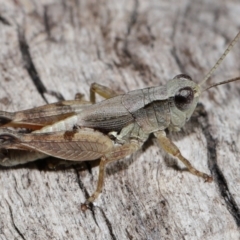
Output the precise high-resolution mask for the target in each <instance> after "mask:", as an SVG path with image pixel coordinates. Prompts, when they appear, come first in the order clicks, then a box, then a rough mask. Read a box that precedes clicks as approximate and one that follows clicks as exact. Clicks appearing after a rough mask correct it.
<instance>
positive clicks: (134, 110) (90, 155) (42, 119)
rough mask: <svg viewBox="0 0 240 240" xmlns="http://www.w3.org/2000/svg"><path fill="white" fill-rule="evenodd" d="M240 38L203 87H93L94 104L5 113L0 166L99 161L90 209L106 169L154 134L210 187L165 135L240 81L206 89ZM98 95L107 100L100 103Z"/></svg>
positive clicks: (176, 81) (183, 82) (183, 80)
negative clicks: (209, 94) (205, 95)
mask: <svg viewBox="0 0 240 240" xmlns="http://www.w3.org/2000/svg"><path fill="white" fill-rule="evenodd" d="M239 37H240V32H239V33H238V34H237V35H236V37H235V38H234V39H233V40H232V42H231V44H230V45H229V46H228V48H227V49H226V50H225V52H224V53H223V55H222V56H221V57H220V58H219V60H218V61H217V62H216V64H215V65H214V66H213V68H212V69H211V70H210V71H209V73H208V74H207V75H206V76H205V78H204V79H203V80H202V81H201V82H200V83H199V84H197V83H195V82H193V81H192V79H191V78H190V77H189V76H188V75H185V74H180V75H177V76H176V77H174V78H173V79H171V80H169V81H168V82H167V84H166V85H165V86H157V87H149V88H144V89H140V90H134V91H130V92H127V93H125V94H122V95H118V94H116V93H115V92H114V91H113V90H111V89H109V88H108V87H104V86H102V85H99V84H97V83H93V84H92V85H91V87H90V101H85V100H84V99H83V98H82V97H81V96H80V97H77V98H76V99H75V100H72V101H62V102H57V103H53V104H48V105H45V106H41V107H37V108H32V109H28V110H24V111H19V112H5V111H0V165H3V166H14V165H18V164H24V163H27V162H30V161H34V160H37V159H41V158H46V157H48V156H53V157H57V158H60V159H64V160H70V161H91V160H95V159H100V164H99V177H98V183H97V188H96V191H95V192H94V193H93V194H92V195H91V196H90V197H89V198H88V199H87V200H86V202H85V206H86V205H88V204H90V203H92V202H93V201H94V200H95V199H96V198H97V197H98V195H99V194H100V192H101V190H102V188H103V183H104V172H105V167H106V165H107V164H108V163H109V162H113V161H116V160H119V159H122V158H124V157H126V156H128V155H130V154H132V153H134V152H135V151H137V150H138V149H139V148H141V146H142V145H143V143H144V142H145V141H146V140H147V139H148V137H149V135H150V134H151V133H153V135H154V136H155V137H156V138H157V140H158V143H159V145H160V146H161V147H162V148H163V149H164V150H165V151H166V152H167V153H169V154H171V155H172V156H174V157H176V158H177V159H179V160H180V161H182V162H183V163H184V165H185V166H186V167H187V168H188V170H189V172H190V173H192V174H194V175H196V176H198V177H201V178H203V179H204V180H205V181H206V182H211V181H212V177H211V176H210V175H208V174H206V173H203V172H200V171H198V170H197V169H196V168H194V167H193V166H192V165H191V163H190V162H189V161H188V160H187V159H186V158H185V157H183V156H182V154H181V152H180V150H179V149H178V148H177V146H176V145H175V144H174V143H173V142H172V141H171V140H170V139H168V138H167V136H166V133H165V130H166V129H168V130H170V131H179V130H180V129H181V128H182V127H183V126H184V125H185V123H186V122H187V121H188V120H189V119H190V117H191V115H192V114H193V112H194V110H195V108H196V106H197V103H198V100H199V97H200V95H201V93H202V92H203V91H205V90H209V89H210V88H212V87H215V86H217V85H220V84H225V83H229V82H233V81H236V80H240V77H238V78H234V79H230V80H227V81H223V82H220V83H217V84H214V85H212V86H210V87H208V88H205V89H203V87H202V85H203V84H204V83H205V82H206V81H207V80H208V79H209V77H210V76H211V75H212V73H213V72H214V71H215V70H216V69H217V68H218V66H219V65H220V63H221V62H222V61H223V59H224V58H225V56H226V55H227V53H228V52H229V51H230V50H231V49H232V47H233V46H234V44H235V43H236V42H237V40H238V38H239ZM96 94H99V95H101V96H102V97H104V98H105V100H104V101H101V102H98V103H96V101H95V97H96ZM19 129H20V130H19Z"/></svg>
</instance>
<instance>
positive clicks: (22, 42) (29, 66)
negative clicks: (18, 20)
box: [18, 28, 64, 103]
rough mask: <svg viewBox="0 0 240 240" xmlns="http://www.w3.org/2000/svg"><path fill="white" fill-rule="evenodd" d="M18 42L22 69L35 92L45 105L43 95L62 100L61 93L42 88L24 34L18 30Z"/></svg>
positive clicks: (42, 85)
mask: <svg viewBox="0 0 240 240" xmlns="http://www.w3.org/2000/svg"><path fill="white" fill-rule="evenodd" d="M18 42H19V48H20V52H21V54H22V59H23V62H24V67H25V69H26V70H27V72H28V74H29V76H30V78H31V80H32V82H33V84H34V85H35V87H36V89H37V91H38V92H39V93H40V95H41V96H42V98H43V99H44V101H45V102H46V103H48V101H47V99H46V97H45V96H44V93H48V94H50V95H52V96H54V97H56V98H57V99H58V100H59V101H62V100H64V97H63V96H62V94H61V93H58V92H55V91H50V90H47V88H46V87H45V86H44V84H43V82H42V80H41V79H40V77H39V74H38V71H37V69H36V67H35V65H34V62H33V60H32V56H31V53H30V51H29V45H28V43H27V41H26V38H25V35H24V32H23V30H22V29H20V28H18Z"/></svg>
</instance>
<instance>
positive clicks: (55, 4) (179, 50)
mask: <svg viewBox="0 0 240 240" xmlns="http://www.w3.org/2000/svg"><path fill="white" fill-rule="evenodd" d="M239 12H240V2H239V1H223V0H221V1H219V0H218V1H217V0H215V1H207V0H205V1H204V0H201V1H191V0H183V1H178V2H177V1H163V0H161V1H160V0H155V1H154V0H151V1H110V0H109V1H104V0H103V1H87V0H85V1H84V0H82V1H80V0H79V1H58V0H52V1H50V0H49V1H47V0H46V1H37V0H35V1H30V0H18V1H13V0H8V1H4V0H0V109H1V110H7V111H11V110H20V109H26V108H30V107H35V106H39V105H42V104H45V99H47V100H48V101H49V102H54V101H57V98H56V97H55V96H54V95H51V94H49V93H47V92H49V91H55V92H57V93H61V94H62V96H63V97H64V98H65V99H72V98H73V97H74V95H75V93H77V92H83V93H85V94H86V96H87V97H88V89H89V86H90V84H91V83H92V82H99V83H102V84H104V85H107V86H110V87H111V88H113V89H114V90H116V91H118V92H125V91H129V90H133V89H136V88H143V87H147V86H154V85H159V84H164V83H166V81H167V80H168V79H170V78H172V77H174V76H175V75H176V74H178V73H181V72H184V73H188V74H189V75H191V76H192V77H193V79H196V81H200V80H201V79H202V77H203V76H204V74H205V73H206V72H207V71H208V70H209V69H210V67H212V65H213V64H214V63H215V62H216V60H217V59H218V57H219V56H220V54H221V53H222V52H223V51H224V49H225V48H226V46H227V44H228V42H229V41H230V40H231V39H232V38H233V37H234V36H235V35H236V34H237V32H238V31H239V27H240V18H239ZM239 48H240V44H239V43H238V44H237V45H236V46H235V47H234V50H233V51H232V53H231V54H229V56H228V57H227V58H226V60H225V61H224V63H223V64H222V66H221V68H220V69H219V70H218V71H217V72H216V74H215V76H216V77H212V79H211V82H217V81H220V80H223V79H227V78H231V77H236V76H239V75H240V64H239V54H240V50H239ZM31 61H32V62H31ZM34 69H35V71H34ZM239 92H240V87H239V83H233V84H230V85H228V86H221V87H218V88H217V89H213V90H211V91H209V92H207V93H204V94H203V96H202V98H201V102H202V103H203V104H204V106H205V108H206V110H207V114H208V115H207V116H205V117H201V118H198V120H194V121H190V123H188V124H187V126H186V128H184V130H183V131H182V132H180V133H172V134H171V135H170V137H171V138H172V139H173V140H174V142H175V143H176V144H177V145H178V146H179V148H180V149H181V151H182V153H183V155H184V156H186V157H187V158H188V159H189V160H190V161H191V162H192V163H193V164H194V166H196V167H197V168H198V169H199V170H202V171H205V172H208V173H210V172H211V173H212V175H213V178H214V182H213V183H211V184H208V183H204V182H203V181H202V179H198V178H197V177H195V176H193V175H191V174H189V173H188V172H186V171H179V170H178V168H182V167H183V166H182V165H181V163H179V162H177V161H176V160H174V159H173V158H171V157H169V156H167V155H166V154H165V153H164V152H163V151H162V150H161V149H159V148H158V146H157V145H156V143H155V142H154V141H152V142H151V143H150V144H148V145H147V146H146V147H145V148H143V149H142V150H141V151H139V152H137V153H136V154H134V155H133V156H132V157H129V158H128V159H125V160H121V161H119V162H116V163H112V164H111V165H110V166H109V168H108V171H107V177H106V181H105V186H104V191H103V193H102V194H101V196H100V197H99V199H98V200H97V201H96V202H95V204H94V206H93V207H92V208H91V209H90V210H88V211H86V212H85V213H83V212H81V210H80V205H81V203H82V202H84V200H85V199H86V197H87V194H90V193H92V192H93V191H94V189H95V186H96V181H97V175H98V168H97V166H92V167H91V166H90V165H89V164H87V165H84V166H83V167H82V166H81V165H80V166H72V167H69V168H67V169H60V170H56V171H50V170H48V169H47V168H46V167H45V164H46V163H43V164H41V162H37V163H32V164H28V165H26V166H21V167H17V168H10V169H4V168H1V169H0V214H1V218H0V239H7V240H10V239H41V240H42V239H121V240H122V239H239V238H240V233H239V228H240V211H239V205H240V184H239V183H240V174H239V173H240V164H239V156H240V154H239V149H240V146H239V144H240V143H239V137H240V135H239V131H240V121H239V119H240V111H239V105H240V99H239ZM206 124H207V126H206V127H205V128H204V126H205V125H206ZM86 166H87V167H86ZM177 166H179V167H177Z"/></svg>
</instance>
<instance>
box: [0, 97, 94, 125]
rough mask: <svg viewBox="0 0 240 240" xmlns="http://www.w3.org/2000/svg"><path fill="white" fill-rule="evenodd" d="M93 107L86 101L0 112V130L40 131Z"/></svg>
mask: <svg viewBox="0 0 240 240" xmlns="http://www.w3.org/2000/svg"><path fill="white" fill-rule="evenodd" d="M89 105H91V103H90V102H87V101H84V100H71V101H62V102H57V103H52V104H47V105H44V106H41V107H36V108H31V109H27V110H23V111H19V112H5V111H0V128H2V127H4V128H6V127H14V128H27V129H31V130H39V129H41V128H42V127H44V126H47V125H51V124H53V123H55V122H58V121H60V120H63V119H66V118H67V117H70V116H73V115H75V114H78V113H79V112H81V111H82V109H84V108H86V107H87V106H89Z"/></svg>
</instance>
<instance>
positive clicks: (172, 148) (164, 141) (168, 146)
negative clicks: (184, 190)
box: [154, 131, 212, 182]
mask: <svg viewBox="0 0 240 240" xmlns="http://www.w3.org/2000/svg"><path fill="white" fill-rule="evenodd" d="M154 135H155V136H156V137H157V139H158V142H159V144H160V145H161V147H162V148H163V149H164V150H165V151H166V152H167V153H169V154H171V155H173V156H174V157H176V158H178V159H179V160H180V161H182V162H183V164H184V165H185V166H186V167H187V169H188V170H189V172H190V173H192V174H193V175H196V176H198V177H201V178H203V179H204V180H205V181H206V182H211V181H212V177H211V176H209V175H208V174H206V173H203V172H200V171H198V170H197V169H196V168H194V167H193V166H192V164H191V163H190V162H189V161H188V160H187V159H186V158H184V157H183V156H182V154H181V152H180V150H179V149H178V147H177V146H176V145H175V144H174V143H173V142H172V141H171V140H170V139H168V138H167V137H166V133H165V132H164V131H158V132H156V133H154Z"/></svg>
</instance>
